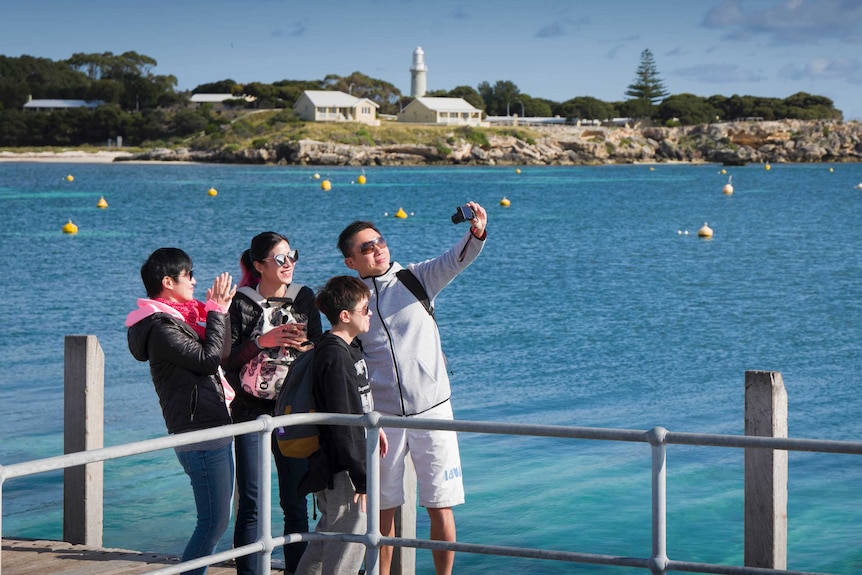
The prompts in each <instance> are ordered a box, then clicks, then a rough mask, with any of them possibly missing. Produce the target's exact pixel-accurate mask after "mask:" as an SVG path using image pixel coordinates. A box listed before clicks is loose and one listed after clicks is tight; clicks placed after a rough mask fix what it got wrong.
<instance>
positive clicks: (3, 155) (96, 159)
mask: <svg viewBox="0 0 862 575" xmlns="http://www.w3.org/2000/svg"><path fill="white" fill-rule="evenodd" d="M132 155H133V154H132V153H131V152H120V151H116V152H113V151H104V150H100V151H98V152H84V151H80V150H68V151H65V152H21V153H17V152H6V151H0V162H57V163H64V164H69V163H74V164H109V163H111V162H113V161H114V159H115V158H128V157H131V156H132Z"/></svg>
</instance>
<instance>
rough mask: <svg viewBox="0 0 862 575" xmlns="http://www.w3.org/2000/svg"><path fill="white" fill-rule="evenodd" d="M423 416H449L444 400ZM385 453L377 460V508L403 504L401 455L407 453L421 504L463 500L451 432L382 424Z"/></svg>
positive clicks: (441, 504) (458, 460) (442, 504)
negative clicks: (378, 493) (386, 446)
mask: <svg viewBox="0 0 862 575" xmlns="http://www.w3.org/2000/svg"><path fill="white" fill-rule="evenodd" d="M411 417H419V418H424V419H453V416H452V405H451V404H450V403H449V402H448V401H447V402H446V403H444V404H442V405H438V406H437V407H435V408H433V409H431V410H429V411H426V412H425V413H422V414H420V415H412V416H411ZM384 431H385V432H386V437H387V438H388V439H389V453H387V454H386V457H384V458H383V459H382V460H381V461H380V508H381V509H392V508H394V507H400V506H401V505H404V501H405V495H404V458H405V457H406V456H407V453H408V452H409V453H410V459H412V460H413V466H414V467H415V468H416V480H417V483H418V484H419V505H421V506H422V507H430V508H441V507H454V506H455V505H460V504H462V503H464V482H463V481H462V479H461V455H460V454H459V452H458V436H457V434H456V433H455V432H454V431H439V430H426V429H402V428H397V427H385V428H384Z"/></svg>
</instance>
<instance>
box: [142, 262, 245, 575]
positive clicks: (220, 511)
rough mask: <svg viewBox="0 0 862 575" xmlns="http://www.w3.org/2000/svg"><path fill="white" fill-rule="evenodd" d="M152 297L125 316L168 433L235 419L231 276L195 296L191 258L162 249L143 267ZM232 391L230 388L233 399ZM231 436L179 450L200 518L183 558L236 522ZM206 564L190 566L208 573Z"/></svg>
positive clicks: (197, 574) (205, 548) (209, 548)
mask: <svg viewBox="0 0 862 575" xmlns="http://www.w3.org/2000/svg"><path fill="white" fill-rule="evenodd" d="M141 279H143V281H144V287H145V288H146V290H147V296H148V297H147V298H141V299H139V300H138V309H136V310H135V311H133V312H131V313H130V314H129V315H128V317H127V318H126V327H128V328H129V330H128V334H127V335H128V340H129V351H131V353H132V355H133V356H134V357H135V359H137V360H139V361H149V362H150V374H151V375H152V378H153V385H155V388H156V394H157V395H158V396H159V403H160V404H161V407H162V414H163V416H164V418H165V425H166V426H167V428H168V432H169V433H183V432H187V431H196V430H200V429H207V428H210V427H217V426H220V425H227V424H229V423H231V417H230V413H229V412H228V406H227V401H226V398H225V394H226V392H229V391H230V390H226V389H225V387H224V386H223V385H222V379H221V375H220V374H221V370H220V368H219V364H220V362H221V360H222V357H223V356H224V355H225V353H226V351H227V350H228V346H227V341H226V338H227V334H228V333H229V332H230V320H229V317H228V315H227V311H228V307H229V306H230V303H231V300H232V298H233V295H234V293H236V287H233V286H232V285H231V284H232V281H233V280H232V278H231V276H230V274H228V273H223V274H221V275H220V276H218V277H217V278H216V279H215V281H214V282H213V285H212V287H211V288H210V289H208V290H207V302H206V304H205V305H204V304H203V303H201V302H199V301H197V300H195V299H194V290H195V283H196V282H195V279H194V273H193V270H192V260H191V258H190V257H189V256H188V255H187V254H186V253H185V252H184V251H182V250H180V249H177V248H160V249H158V250H156V251H155V252H153V253H152V254H151V255H150V257H149V258H147V261H146V262H144V265H143V266H141ZM230 395H232V393H228V399H229V398H230ZM231 443H232V441H231V438H230V437H226V438H222V439H214V440H211V441H206V442H204V443H196V444H194V445H184V446H181V447H177V448H175V451H176V454H177V459H179V461H180V463H181V464H182V466H183V469H184V470H185V472H186V474H187V475H188V476H189V479H190V480H191V484H192V491H193V492H194V497H195V504H196V507H197V524H196V526H195V531H194V533H193V534H192V537H191V539H190V540H189V542H188V544H187V545H186V549H185V551H184V552H183V557H182V560H183V561H189V560H192V559H197V558H198V557H203V556H206V555H210V554H212V553H213V552H214V551H215V548H216V545H217V544H218V541H219V539H220V538H221V536H222V535H223V534H224V532H225V530H226V529H227V526H228V524H229V522H230V511H231V504H230V503H231V497H232V495H233V457H232V453H231ZM205 572H206V567H201V568H199V569H195V570H194V571H189V572H188V573H192V574H194V575H202V574H203V573H205Z"/></svg>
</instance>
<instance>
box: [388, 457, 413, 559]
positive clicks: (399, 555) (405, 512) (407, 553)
mask: <svg viewBox="0 0 862 575" xmlns="http://www.w3.org/2000/svg"><path fill="white" fill-rule="evenodd" d="M395 536H396V537H404V538H405V539H415V538H416V468H414V467H413V459H412V458H410V457H409V456H407V457H405V458H404V505H402V506H401V507H399V508H398V510H397V511H396V512H395ZM415 573H416V549H415V548H413V547H395V548H394V549H393V550H392V571H391V575H414V574H415Z"/></svg>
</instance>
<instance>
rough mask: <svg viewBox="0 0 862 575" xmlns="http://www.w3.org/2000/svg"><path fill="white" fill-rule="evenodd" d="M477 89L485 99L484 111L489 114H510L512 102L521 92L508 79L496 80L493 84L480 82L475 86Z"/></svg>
mask: <svg viewBox="0 0 862 575" xmlns="http://www.w3.org/2000/svg"><path fill="white" fill-rule="evenodd" d="M477 90H478V92H479V94H480V95H481V96H482V99H483V100H484V101H485V112H486V113H487V114H488V115H489V116H506V115H508V114H510V113H511V112H512V102H514V101H516V100H518V96H519V95H520V93H521V90H519V89H518V86H516V85H515V83H514V82H510V81H509V80H497V81H496V82H495V83H494V85H493V86H491V85H490V84H489V83H488V82H482V83H480V84H479V85H478V86H477ZM518 101H519V100H518ZM518 108H520V106H518Z"/></svg>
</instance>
